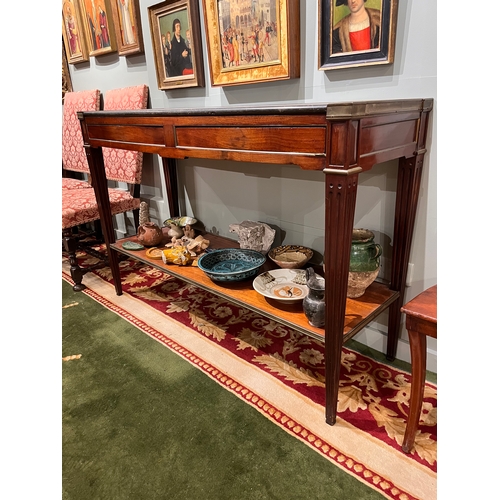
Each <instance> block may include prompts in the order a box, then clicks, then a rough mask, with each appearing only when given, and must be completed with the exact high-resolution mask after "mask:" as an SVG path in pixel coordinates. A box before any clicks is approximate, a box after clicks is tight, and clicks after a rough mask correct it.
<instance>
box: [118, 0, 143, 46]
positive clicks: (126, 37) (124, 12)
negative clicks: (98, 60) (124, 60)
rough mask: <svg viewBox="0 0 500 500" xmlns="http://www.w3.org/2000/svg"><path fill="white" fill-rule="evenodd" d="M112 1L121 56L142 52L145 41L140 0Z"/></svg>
mask: <svg viewBox="0 0 500 500" xmlns="http://www.w3.org/2000/svg"><path fill="white" fill-rule="evenodd" d="M110 2H111V12H112V14H113V24H114V27H115V34H116V44H117V47H118V54H119V55H121V56H129V55H132V54H142V53H143V52H144V43H143V40H142V27H141V15H140V9H139V0H110Z"/></svg>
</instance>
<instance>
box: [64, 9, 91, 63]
mask: <svg viewBox="0 0 500 500" xmlns="http://www.w3.org/2000/svg"><path fill="white" fill-rule="evenodd" d="M62 36H63V42H64V47H65V49H66V57H67V60H68V63H69V64H77V63H80V62H84V61H88V60H89V51H88V48H87V40H86V36H85V31H84V29H83V24H82V18H81V15H80V5H79V4H78V3H77V2H76V1H75V0H63V2H62Z"/></svg>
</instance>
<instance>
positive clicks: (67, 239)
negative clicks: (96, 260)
mask: <svg viewBox="0 0 500 500" xmlns="http://www.w3.org/2000/svg"><path fill="white" fill-rule="evenodd" d="M63 244H64V249H65V250H66V252H68V255H69V263H70V266H71V267H70V272H71V278H72V279H73V281H74V282H75V284H74V285H73V290H74V291H75V292H81V291H82V290H85V288H87V287H86V286H85V285H84V284H83V283H82V280H83V276H84V274H85V272H84V270H83V269H82V268H81V267H80V266H79V265H78V260H77V258H76V252H77V250H78V240H77V239H76V238H74V237H73V236H72V234H71V230H70V231H65V232H64V233H63Z"/></svg>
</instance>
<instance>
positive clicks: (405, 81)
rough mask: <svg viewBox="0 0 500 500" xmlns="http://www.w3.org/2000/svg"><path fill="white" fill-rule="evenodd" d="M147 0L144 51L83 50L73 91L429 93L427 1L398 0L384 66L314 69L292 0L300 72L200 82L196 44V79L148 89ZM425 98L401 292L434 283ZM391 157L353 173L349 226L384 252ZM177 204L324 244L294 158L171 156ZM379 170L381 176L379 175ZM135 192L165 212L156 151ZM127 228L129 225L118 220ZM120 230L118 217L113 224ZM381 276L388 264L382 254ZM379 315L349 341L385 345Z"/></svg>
mask: <svg viewBox="0 0 500 500" xmlns="http://www.w3.org/2000/svg"><path fill="white" fill-rule="evenodd" d="M156 3H158V2H157V0H140V15H141V21H142V30H143V37H144V45H145V53H144V54H143V55H137V56H129V57H124V56H118V55H117V54H116V53H115V54H110V55H106V56H100V57H98V58H95V57H92V58H91V59H90V61H89V62H86V63H81V64H78V65H70V73H71V78H72V83H73V88H74V90H85V89H90V88H99V89H100V90H101V92H103V93H105V92H106V90H108V89H111V88H116V87H126V86H130V85H138V84H142V83H146V84H147V85H148V86H149V89H150V97H151V107H152V108H178V107H182V108H199V107H214V106H215V107H216V106H220V105H228V104H248V105H252V104H256V105H260V104H264V103H273V104H280V103H283V104H286V103H299V102H306V103H315V102H343V101H351V100H379V99H399V98H423V97H426V98H434V99H436V92H437V54H436V41H437V12H436V2H435V1H433V0H420V1H413V0H408V2H404V1H400V2H399V12H398V19H397V36H396V51H395V62H394V64H392V65H381V66H372V67H366V68H353V69H342V70H330V71H320V70H318V63H317V61H318V48H317V45H318V2H317V1H316V0H301V2H300V17H301V18H300V30H301V32H300V36H301V46H300V51H301V77H300V78H298V79H294V80H290V81H286V82H279V83H278V82H271V83H261V84H253V85H252V84H249V85H243V86H237V87H225V88H219V87H214V88H212V87H211V86H210V76H209V65H208V59H207V53H206V51H205V52H204V54H203V60H204V68H205V80H206V86H205V88H195V89H177V90H171V91H161V90H158V86H157V81H156V73H155V65H154V56H153V48H152V43H151V35H150V28H149V20H148V10H147V8H148V7H149V6H151V5H155V4H156ZM200 13H201V29H202V38H203V40H202V47H206V46H207V44H206V38H205V26H204V22H203V7H202V2H201V0H200ZM437 109H438V103H437V102H436V101H434V111H433V112H432V115H431V121H430V130H429V135H428V141H427V145H428V153H427V155H426V158H425V162H424V173H423V179H422V188H421V193H420V199H419V208H418V213H417V220H416V229H415V234H414V244H413V248H412V252H411V255H410V262H411V263H413V264H414V271H413V281H412V283H411V286H409V287H408V288H407V294H406V298H407V299H411V298H413V297H414V296H416V295H417V294H418V293H420V292H422V291H423V290H424V289H426V288H428V287H429V286H432V285H434V284H436V282H437V255H436V254H437V250H436V247H437V234H436V233H437V199H436V198H437V156H436V116H437ZM396 165H397V162H389V163H387V164H383V165H380V166H377V167H376V171H377V175H375V173H374V172H373V171H372V172H367V173H363V174H361V175H360V187H359V190H358V199H357V205H356V216H355V227H364V228H368V229H371V230H373V231H374V232H375V234H376V240H377V242H379V243H381V244H382V246H383V247H384V248H385V256H386V257H387V256H388V255H390V253H391V251H390V245H391V242H392V235H393V227H392V226H393V218H392V213H393V208H394V203H395V185H396ZM179 166H180V168H179V181H180V186H182V187H181V192H180V195H181V204H182V205H181V206H182V208H183V210H184V212H185V215H194V216H195V217H197V218H198V219H199V220H200V221H202V222H203V223H204V224H205V225H206V227H207V229H210V230H214V231H218V232H219V233H220V234H223V235H229V232H228V226H229V224H231V223H234V222H241V221H242V220H245V219H251V220H261V221H264V222H268V223H272V224H275V225H277V226H279V227H280V228H282V229H283V231H284V232H285V233H286V237H285V240H284V243H290V244H304V245H307V246H310V247H312V248H314V249H315V250H317V251H318V252H320V253H321V254H322V253H323V252H324V231H323V225H324V207H323V199H324V186H323V174H322V173H320V172H306V171H301V170H300V169H299V168H297V167H292V166H287V165H284V166H277V165H261V164H242V163H233V162H223V161H221V162H218V161H210V160H206V161H205V160H203V161H202V160H193V159H189V160H185V161H182V162H179ZM380 173H382V174H383V175H379V174H380ZM142 193H143V199H145V200H147V201H148V202H149V204H150V211H151V215H152V217H153V218H156V220H157V222H160V223H161V222H163V220H164V219H166V218H167V217H168V216H169V213H168V205H167V203H166V199H165V184H164V179H163V173H162V169H161V162H160V161H159V159H158V157H156V156H155V157H153V158H151V157H149V158H148V159H147V160H146V166H145V171H144V183H143V190H142ZM127 226H128V227H130V224H127ZM117 231H118V233H119V234H120V235H122V234H123V233H124V232H126V231H127V229H126V226H125V222H124V221H122V222H120V223H119V225H118V226H117ZM382 264H383V268H382V274H381V275H382V276H384V272H385V271H386V269H389V267H390V265H389V262H388V261H387V258H386V259H384V260H383V263H382ZM386 323H387V317H386V316H384V315H382V316H381V319H380V321H379V322H377V323H374V324H372V325H371V326H370V327H369V328H366V329H365V330H363V331H362V332H360V333H359V334H358V335H357V336H356V340H358V341H360V342H363V343H365V344H367V345H370V346H372V347H374V348H376V349H378V350H380V351H385V338H386V337H385V332H386ZM407 338H408V337H407V334H406V331H405V330H404V328H403V333H402V338H401V341H400V342H399V346H398V352H397V357H398V358H399V359H403V360H406V361H409V360H410V356H409V347H408V342H407ZM428 368H429V369H430V370H432V371H437V344H436V342H435V341H434V340H433V339H429V340H428Z"/></svg>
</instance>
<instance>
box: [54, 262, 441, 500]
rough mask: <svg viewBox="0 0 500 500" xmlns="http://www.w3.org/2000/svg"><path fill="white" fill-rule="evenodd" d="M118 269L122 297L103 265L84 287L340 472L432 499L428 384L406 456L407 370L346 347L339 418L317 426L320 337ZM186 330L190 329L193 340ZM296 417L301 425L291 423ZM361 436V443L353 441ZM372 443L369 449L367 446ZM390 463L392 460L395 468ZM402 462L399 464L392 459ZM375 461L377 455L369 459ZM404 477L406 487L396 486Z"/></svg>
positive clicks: (128, 266)
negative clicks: (291, 405) (168, 325)
mask: <svg viewBox="0 0 500 500" xmlns="http://www.w3.org/2000/svg"><path fill="white" fill-rule="evenodd" d="M79 259H80V262H81V264H82V265H84V266H85V265H89V264H91V263H93V262H94V259H93V258H92V257H89V256H85V255H81V256H79ZM68 267H69V266H68V264H67V262H65V261H63V278H64V279H65V280H66V281H68V282H71V278H70V277H69V270H68ZM120 268H121V274H122V284H123V291H124V294H123V295H122V296H121V297H118V296H116V294H115V293H114V287H113V286H112V284H113V280H112V277H111V273H110V270H109V268H103V269H100V270H97V271H95V272H94V273H89V274H88V275H86V276H85V278H84V283H85V284H86V285H87V286H88V287H89V288H88V289H87V290H85V293H87V294H88V295H90V296H91V297H93V298H94V299H95V300H97V301H99V302H100V303H102V304H103V305H104V306H106V307H107V308H109V309H111V310H112V311H114V312H115V313H117V314H119V315H120V316H122V317H124V318H125V319H127V320H128V321H130V322H132V323H133V324H135V325H136V326H137V327H138V328H139V329H141V330H142V331H144V332H145V333H147V334H148V335H150V336H152V337H153V338H155V339H156V340H158V341H159V342H161V343H163V344H164V345H165V346H167V347H169V348H170V349H172V350H173V351H175V352H177V353H178V354H179V355H181V356H183V357H184V358H185V359H187V360H188V361H189V362H191V363H192V364H194V365H195V366H197V367H198V368H199V369H201V370H203V371H204V372H205V373H206V374H207V375H209V376H210V377H212V378H213V379H214V380H216V381H217V382H218V383H220V384H221V385H223V386H224V387H225V388H226V389H228V390H230V391H232V392H234V393H235V394H236V395H238V397H240V398H242V399H244V400H245V401H246V402H247V403H249V404H251V405H253V406H255V407H256V408H257V409H258V410H259V411H261V413H263V414H264V415H266V417H267V418H270V419H271V420H273V421H274V422H275V423H276V424H278V425H280V426H281V427H283V428H284V429H285V430H286V431H287V432H289V433H291V434H293V435H295V436H296V437H297V438H298V439H301V440H302V441H304V442H305V443H306V444H308V445H309V446H311V447H313V448H314V449H316V451H318V452H319V453H321V454H322V455H323V456H325V458H328V459H329V460H331V461H332V462H333V463H335V464H336V465H337V466H340V467H342V468H343V469H344V470H346V472H349V473H350V474H352V475H355V476H356V477H357V478H358V479H360V480H362V481H363V482H365V483H367V484H370V486H372V487H374V488H376V489H377V490H379V491H380V492H381V493H383V494H384V496H386V497H387V498H394V499H396V498H397V499H400V500H405V499H413V498H421V499H424V498H425V499H427V498H435V479H436V473H437V461H436V452H437V387H436V386H435V385H433V384H430V383H427V384H426V387H425V393H424V405H423V411H422V416H421V422H420V425H419V431H418V432H417V436H416V440H415V447H414V450H413V451H412V453H411V454H410V455H406V454H404V453H403V452H402V451H401V448H400V447H401V444H402V440H403V436H404V431H405V426H406V418H407V415H408V409H409V395H410V384H411V375H410V374H409V373H407V372H404V371H401V370H398V369H396V368H393V367H391V366H389V365H386V364H383V363H380V362H377V361H375V360H373V359H371V358H368V357H366V356H364V355H362V354H360V353H358V352H356V351H354V350H352V349H349V348H347V347H345V346H344V348H343V350H342V366H341V374H340V389H339V403H338V409H337V411H338V419H337V423H336V424H335V425H334V426H328V425H327V424H326V423H325V422H324V405H325V391H324V345H323V344H322V343H321V342H319V341H317V340H315V339H312V338H310V337H307V336H304V335H302V334H299V333H298V332H296V331H294V330H293V329H291V328H288V327H285V326H283V325H281V324H279V323H276V322H274V321H272V320H270V319H267V318H265V317H262V316H260V315H258V314H257V313H254V312H252V311H249V310H247V309H245V308H242V307H240V306H236V305H234V304H232V303H229V302H227V301H226V300H224V299H221V298H219V297H217V296H215V295H213V294H211V293H209V292H206V291H204V290H202V289H200V288H198V287H196V286H194V285H191V284H188V283H185V282H183V281H181V280H179V279H177V278H174V277H172V276H169V275H167V274H165V273H162V272H160V271H158V270H156V269H154V268H152V267H150V266H147V265H144V264H142V263H140V262H138V261H133V260H125V261H123V262H121V263H120ZM94 283H98V284H99V283H101V285H99V286H97V285H94ZM97 288H99V290H98V291H96V289H97ZM103 290H104V291H105V293H104V292H102V291H103ZM104 295H106V296H104ZM124 296H127V298H128V300H130V299H131V300H132V301H133V302H132V304H133V306H127V307H123V306H122V305H121V304H120V303H123V302H124V301H123V300H121V299H122V297H124ZM136 305H140V306H142V307H143V308H144V307H145V306H146V308H147V311H148V314H150V313H153V312H154V313H155V314H156V320H148V321H144V320H142V319H141V318H140V317H138V315H137V314H135V313H134V312H131V309H133V310H134V311H135V310H136ZM141 315H142V313H141ZM167 319H168V320H170V321H172V320H173V322H174V324H177V325H178V326H179V327H180V326H181V325H182V326H183V327H184V328H183V330H185V331H187V332H191V337H192V338H193V340H195V339H197V341H203V342H204V346H203V347H201V348H200V351H199V352H198V353H196V352H195V351H193V350H191V349H190V347H189V346H188V345H186V343H187V342H189V340H187V341H186V340H183V341H182V342H181V343H180V342H178V341H176V340H175V339H173V338H172V336H169V335H168V334H167V335H166V334H165V333H162V331H161V326H160V327H157V326H156V324H158V325H160V324H161V323H163V322H164V321H165V320H167ZM151 322H155V323H156V324H153V325H152V324H151ZM192 333H196V334H197V335H196V337H195V336H193V335H192ZM209 347H210V348H212V347H213V348H214V349H217V352H216V353H215V354H214V360H215V362H214V361H213V360H210V356H209V354H208V348H209ZM221 353H223V354H221ZM200 354H201V355H200ZM205 354H206V355H205ZM223 357H228V358H229V359H231V360H233V359H237V360H238V362H239V363H240V364H242V365H243V366H244V368H245V370H246V373H247V374H250V373H252V374H255V377H264V380H265V381H266V382H265V383H266V384H267V381H270V382H272V383H275V384H278V385H277V387H278V388H280V387H282V388H283V389H284V391H285V393H286V398H287V399H290V398H291V397H292V395H293V398H298V401H299V402H300V405H301V407H302V410H301V411H302V415H306V414H307V412H308V411H313V412H314V418H315V419H316V420H317V419H318V416H317V415H322V417H321V418H322V422H321V424H319V423H318V424H317V427H316V428H313V426H311V425H310V422H311V419H312V418H313V417H312V416H309V420H308V419H307V418H306V419H302V417H301V414H300V413H299V414H297V415H295V416H294V415H291V414H290V413H291V412H292V411H294V410H290V411H287V409H286V408H285V406H286V403H283V404H281V405H277V404H275V401H272V398H273V397H272V396H266V395H265V390H262V391H259V387H260V385H259V384H261V382H256V385H255V388H256V389H257V390H252V387H251V384H248V383H247V381H246V380H245V379H246V376H247V375H245V371H244V372H242V374H241V376H240V377H239V375H238V376H232V375H233V373H232V370H233V369H232V368H231V369H224V367H223V366H222V365H221V366H219V367H218V366H217V364H218V363H219V359H222V358H223ZM250 368H251V370H250ZM236 373H238V372H235V375H236ZM252 376H253V375H252ZM238 377H239V378H238ZM259 392H260V393H259ZM280 406H281V407H280ZM309 407H310V410H309ZM294 417H298V418H294ZM300 419H302V420H306V421H302V422H299V420H300ZM303 424H305V425H303ZM315 425H316V424H315ZM343 432H346V433H347V434H346V436H347V435H349V438H348V439H346V441H349V443H350V444H346V448H345V449H343V448H342V433H343ZM320 434H321V435H320ZM323 434H324V435H323ZM338 438H340V442H339V445H338V446H337V445H336V444H335V442H332V439H333V441H335V439H338ZM360 438H362V439H363V440H361V441H359V443H356V441H357V439H360ZM367 438H369V445H368V441H366V439H367ZM351 446H353V449H352V451H351ZM356 446H357V447H358V449H360V447H362V449H363V450H364V452H359V453H358V452H357V451H355V450H356ZM347 448H349V449H347ZM371 448H373V450H374V451H373V450H372V451H370V450H371ZM380 450H383V452H382V451H380ZM345 451H348V452H349V453H345ZM364 453H365V454H366V455H369V456H371V455H373V454H374V453H377V454H378V453H380V456H381V457H385V458H382V461H385V462H386V466H387V467H388V468H387V471H386V472H385V473H383V474H381V473H380V470H377V468H378V465H377V466H376V467H375V466H371V465H370V463H368V462H369V460H367V459H366V457H365V456H364ZM358 455H359V456H358ZM370 460H371V458H370ZM391 460H394V463H393V464H391ZM400 461H402V463H399V462H400ZM375 464H376V461H375V462H373V464H372V465H375ZM380 467H381V470H382V469H384V467H383V466H382V465H380ZM402 467H406V468H407V469H408V470H407V471H403V472H402V473H401V470H400V473H401V474H400V473H398V474H396V476H397V477H396V479H395V480H391V477H392V476H391V474H392V472H391V471H392V468H398V469H401V468H402ZM412 468H413V470H412ZM416 471H418V474H417V473H416ZM406 472H407V473H408V474H406ZM407 476H408V477H407ZM412 476H413V477H417V476H418V478H419V479H417V480H419V481H420V482H421V483H422V482H423V481H426V482H427V486H426V487H423V488H422V487H418V488H413V486H411V484H409V483H413V480H410V479H409V478H411V477H412ZM402 482H404V483H405V484H401V483H402ZM431 483H434V484H431ZM433 495H434V496H433Z"/></svg>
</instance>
